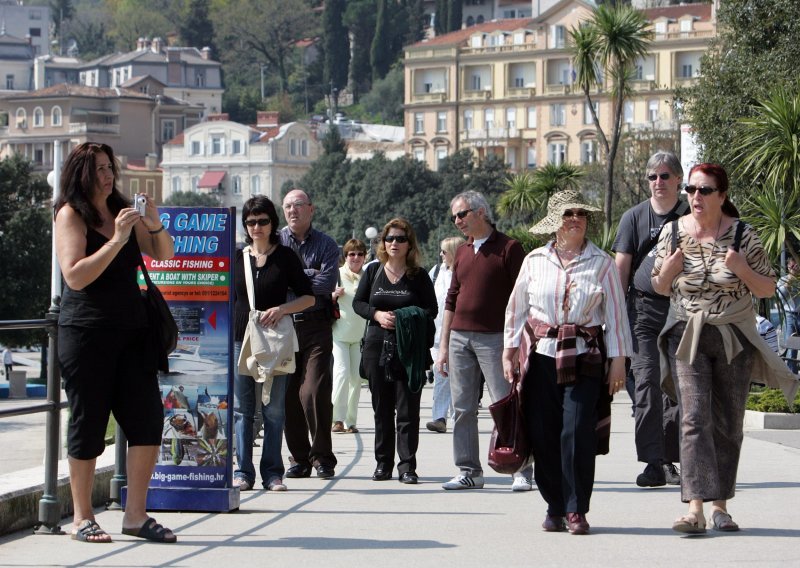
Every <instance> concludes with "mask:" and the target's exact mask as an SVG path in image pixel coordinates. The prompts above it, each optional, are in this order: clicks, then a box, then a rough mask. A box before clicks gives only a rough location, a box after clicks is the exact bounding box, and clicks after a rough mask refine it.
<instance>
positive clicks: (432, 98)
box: [411, 91, 447, 104]
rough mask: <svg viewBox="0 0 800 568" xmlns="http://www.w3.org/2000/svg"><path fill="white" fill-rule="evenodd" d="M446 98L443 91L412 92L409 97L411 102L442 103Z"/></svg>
mask: <svg viewBox="0 0 800 568" xmlns="http://www.w3.org/2000/svg"><path fill="white" fill-rule="evenodd" d="M446 98H447V93H445V92H444V91H441V92H438V93H414V94H413V95H412V97H411V102H412V103H420V104H424V103H443V102H444V101H445V99H446Z"/></svg>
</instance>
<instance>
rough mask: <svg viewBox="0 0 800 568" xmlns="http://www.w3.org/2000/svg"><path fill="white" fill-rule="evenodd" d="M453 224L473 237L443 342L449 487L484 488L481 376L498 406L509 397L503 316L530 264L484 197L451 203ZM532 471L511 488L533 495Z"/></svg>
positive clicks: (451, 293) (472, 194)
mask: <svg viewBox="0 0 800 568" xmlns="http://www.w3.org/2000/svg"><path fill="white" fill-rule="evenodd" d="M450 209H451V211H452V212H453V215H452V220H453V222H454V223H455V224H456V227H458V229H459V230H460V231H461V232H462V233H464V235H465V236H466V237H467V238H468V239H469V240H468V242H466V243H464V244H463V245H461V246H460V247H458V250H457V251H456V257H455V260H454V261H453V269H452V270H453V279H452V282H451V284H450V289H449V290H448V292H447V299H446V300H445V311H444V317H443V322H442V335H441V341H440V342H439V357H438V359H437V361H436V365H437V366H438V369H439V371H440V372H441V373H442V374H444V375H449V376H450V391H451V393H452V395H453V408H454V409H455V421H454V423H453V456H454V459H455V464H456V466H457V467H458V468H459V470H460V473H459V474H458V475H457V476H455V477H454V478H453V479H451V480H450V481H448V482H446V483H444V484H442V487H443V488H444V489H480V488H482V487H483V469H482V467H481V459H480V447H479V444H478V416H477V413H478V400H479V390H480V380H481V372H483V375H484V377H485V379H486V386H487V387H488V389H489V396H490V397H491V400H492V401H495V400H498V399H500V398H502V397H504V396H506V395H507V394H508V392H509V388H510V385H509V383H508V382H506V380H505V379H504V378H503V364H502V361H501V356H502V353H503V318H504V315H505V310H506V304H507V303H508V297H509V295H510V294H511V290H512V289H513V287H514V283H515V282H516V280H517V274H518V273H519V269H520V267H521V266H522V260H523V259H524V258H525V252H524V251H523V250H522V246H521V245H520V244H519V243H518V242H517V241H515V240H514V239H511V238H509V237H508V236H506V235H504V234H503V233H500V232H498V231H497V230H496V229H495V228H494V223H493V221H492V210H491V208H490V207H489V203H488V202H487V201H486V198H485V197H484V196H483V195H481V194H480V193H478V192H476V191H467V192H464V193H461V194H459V195H457V196H455V197H454V198H453V200H452V201H451V202H450ZM531 471H532V469H531V466H527V467H526V468H525V469H524V470H522V471H521V472H519V473H516V474H514V482H513V484H512V487H511V488H512V490H514V491H529V490H530V489H531V487H532V481H531V477H532V476H531Z"/></svg>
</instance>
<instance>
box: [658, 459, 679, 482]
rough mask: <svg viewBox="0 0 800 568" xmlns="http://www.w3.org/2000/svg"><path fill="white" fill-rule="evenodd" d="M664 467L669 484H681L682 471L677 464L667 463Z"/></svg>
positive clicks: (665, 477)
mask: <svg viewBox="0 0 800 568" xmlns="http://www.w3.org/2000/svg"><path fill="white" fill-rule="evenodd" d="M662 467H663V469H664V479H665V480H666V482H667V485H680V484H681V472H680V470H679V469H678V468H677V467H675V464H673V463H665V464H664V465H663V466H662Z"/></svg>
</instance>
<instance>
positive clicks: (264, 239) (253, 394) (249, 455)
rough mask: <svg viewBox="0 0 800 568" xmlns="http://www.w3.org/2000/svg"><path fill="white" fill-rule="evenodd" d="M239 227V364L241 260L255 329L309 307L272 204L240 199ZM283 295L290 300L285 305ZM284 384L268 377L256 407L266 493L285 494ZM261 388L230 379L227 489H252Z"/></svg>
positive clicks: (245, 303) (244, 311) (243, 310)
mask: <svg viewBox="0 0 800 568" xmlns="http://www.w3.org/2000/svg"><path fill="white" fill-rule="evenodd" d="M242 227H243V228H244V230H245V237H244V240H245V242H246V243H247V244H248V245H249V251H248V253H247V254H245V252H244V251H243V250H241V249H239V250H237V251H236V258H235V261H234V274H233V278H234V280H233V287H234V290H233V291H234V294H233V301H234V328H233V333H234V335H233V339H234V344H233V346H234V359H233V360H234V361H238V360H239V353H240V352H241V350H242V340H243V339H244V333H245V329H246V328H247V324H248V321H249V316H250V302H249V300H248V297H247V281H246V274H247V273H246V272H245V264H244V263H245V262H247V263H249V264H250V272H251V274H252V278H253V294H254V296H255V298H254V304H255V309H256V310H259V311H261V312H262V314H261V319H260V323H261V325H263V326H265V327H274V326H275V325H276V324H277V323H278V321H279V320H280V319H281V318H282V317H284V316H286V315H289V314H293V313H295V312H300V311H302V310H304V309H306V308H308V307H310V306H312V305H313V304H314V292H313V291H312V290H311V281H310V280H309V279H308V276H306V275H305V273H304V272H303V266H302V264H301V263H300V258H299V257H298V256H297V254H295V252H294V251H293V250H292V249H290V248H289V247H285V246H283V245H282V244H281V243H280V237H279V236H278V213H277V211H276V210H275V205H274V204H273V203H272V201H270V200H269V199H268V198H267V197H264V196H263V195H257V196H255V197H251V198H250V199H248V200H247V201H245V203H244V206H243V207H242ZM289 291H291V293H292V294H291V295H290V297H291V298H293V299H291V300H288V301H287V293H288V292H289ZM287 380H288V379H287V377H286V375H278V376H274V377H273V378H272V385H271V387H270V392H269V402H268V403H267V404H266V405H264V406H263V407H262V408H261V415H262V417H263V420H264V443H263V447H262V450H261V463H260V468H259V469H260V474H261V481H262V485H263V487H264V489H267V490H269V491H286V485H285V484H284V483H283V475H284V473H285V469H284V465H283V460H282V459H281V443H282V440H283V425H284V419H285V416H286V414H285V410H284V401H285V399H286V382H287ZM262 384H266V383H259V382H256V380H255V379H254V378H253V377H251V376H248V375H242V374H238V373H237V374H236V375H235V377H234V390H235V394H236V397H235V402H236V405H235V412H234V417H235V423H236V469H235V470H234V472H233V475H234V479H233V485H234V487H238V488H239V490H240V491H248V490H250V489H252V488H253V486H254V485H255V482H256V471H255V467H254V466H253V420H254V419H255V413H256V408H257V407H259V406H261V400H262V392H261V389H262Z"/></svg>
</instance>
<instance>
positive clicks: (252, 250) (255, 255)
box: [250, 243, 278, 280]
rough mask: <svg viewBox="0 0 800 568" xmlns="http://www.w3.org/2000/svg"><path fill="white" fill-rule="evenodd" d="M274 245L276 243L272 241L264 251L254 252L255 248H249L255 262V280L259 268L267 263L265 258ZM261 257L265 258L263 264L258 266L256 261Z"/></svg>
mask: <svg viewBox="0 0 800 568" xmlns="http://www.w3.org/2000/svg"><path fill="white" fill-rule="evenodd" d="M276 246H278V245H276V244H275V243H273V244H272V245H270V247H269V248H268V249H267V250H265V251H264V252H256V251H255V249H253V248H251V249H250V256H252V257H253V258H254V259H255V263H256V280H258V277H259V274H260V272H261V269H262V268H264V266H266V264H267V263H266V258H267V257H268V256H269V255H270V254H271V253H272V251H274V250H275V247H276ZM262 258H263V259H265V262H264V264H262V265H261V266H259V265H258V261H259V260H261V259H262Z"/></svg>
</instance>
